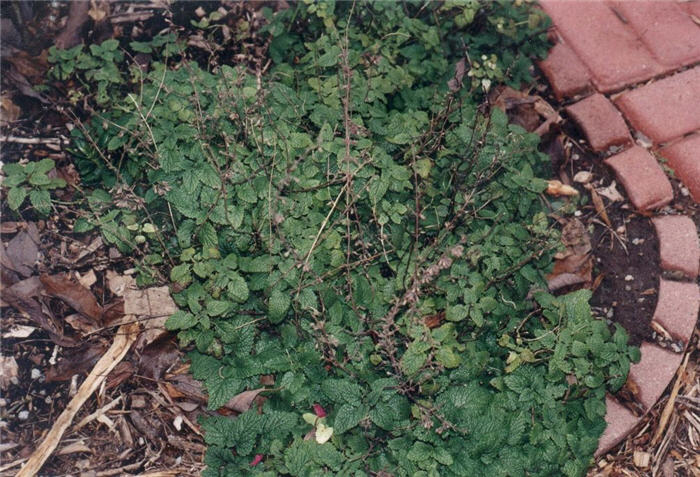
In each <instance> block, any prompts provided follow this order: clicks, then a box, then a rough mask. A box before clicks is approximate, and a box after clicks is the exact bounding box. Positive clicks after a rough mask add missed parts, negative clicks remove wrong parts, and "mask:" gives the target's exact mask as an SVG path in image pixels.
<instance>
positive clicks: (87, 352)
mask: <svg viewBox="0 0 700 477" xmlns="http://www.w3.org/2000/svg"><path fill="white" fill-rule="evenodd" d="M105 349H106V346H105V345H104V344H103V343H100V342H91V343H87V344H85V345H83V346H81V347H80V348H77V349H75V350H72V351H71V353H67V354H66V355H65V356H64V357H63V359H62V360H61V361H59V362H58V363H57V364H56V365H55V366H52V367H50V368H49V369H48V370H47V371H46V381H47V382H53V381H67V380H69V379H70V378H72V377H73V375H74V374H82V373H84V372H85V371H87V370H89V369H90V368H92V367H93V366H94V365H95V363H96V362H97V360H98V359H100V356H102V355H103V354H104V352H105Z"/></svg>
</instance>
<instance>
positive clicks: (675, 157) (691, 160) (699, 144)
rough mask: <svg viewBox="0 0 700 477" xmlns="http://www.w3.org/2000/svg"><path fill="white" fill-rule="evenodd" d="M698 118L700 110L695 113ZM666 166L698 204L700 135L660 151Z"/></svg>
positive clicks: (694, 135)
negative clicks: (666, 162)
mask: <svg viewBox="0 0 700 477" xmlns="http://www.w3.org/2000/svg"><path fill="white" fill-rule="evenodd" d="M696 114H697V115H698V116H700V109H698V111H696ZM661 155H662V156H663V157H664V158H666V159H668V165H669V166H671V169H673V171H674V172H675V173H676V176H677V177H678V178H679V179H680V180H681V182H683V184H685V186H686V187H687V188H688V190H689V191H690V194H691V195H692V196H693V199H695V202H700V134H693V135H691V136H688V137H687V138H684V139H682V140H681V141H679V142H677V143H674V144H672V145H670V146H668V147H665V148H663V149H662V150H661Z"/></svg>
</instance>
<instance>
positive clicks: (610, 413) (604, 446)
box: [596, 396, 640, 456]
mask: <svg viewBox="0 0 700 477" xmlns="http://www.w3.org/2000/svg"><path fill="white" fill-rule="evenodd" d="M605 408H606V412H605V422H606V423H607V427H606V428H605V432H603V435H602V436H600V440H599V441H598V450H597V451H596V456H599V455H601V454H605V453H606V452H607V451H609V450H610V449H612V448H613V447H615V446H616V445H617V444H618V443H619V442H620V441H621V440H622V439H624V438H625V436H626V435H627V434H629V432H630V431H631V430H632V429H634V426H636V425H637V423H638V422H639V420H640V418H639V417H636V416H635V415H634V414H632V413H631V412H630V411H629V410H627V408H626V407H624V406H623V405H621V404H620V403H618V402H617V401H616V400H615V399H613V398H611V397H610V396H606V397H605Z"/></svg>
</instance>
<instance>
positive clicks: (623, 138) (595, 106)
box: [566, 94, 632, 152]
mask: <svg viewBox="0 0 700 477" xmlns="http://www.w3.org/2000/svg"><path fill="white" fill-rule="evenodd" d="M566 112H567V113H568V114H569V115H570V116H571V117H572V118H573V119H574V121H576V123H577V124H578V125H579V126H580V127H581V129H582V130H583V133H584V134H585V135H586V139H588V142H589V143H590V145H591V148H592V149H593V150H594V151H595V152H602V151H606V150H607V149H608V148H609V147H610V146H619V145H623V144H629V143H630V142H632V137H631V136H630V133H629V130H628V129H627V124H625V120H624V119H623V118H622V114H620V112H619V111H618V110H617V109H615V106H613V104H612V103H611V102H610V100H609V99H608V98H606V97H605V96H603V95H602V94H594V95H592V96H589V97H587V98H586V99H582V100H581V101H579V102H578V103H575V104H573V105H571V106H569V107H567V108H566Z"/></svg>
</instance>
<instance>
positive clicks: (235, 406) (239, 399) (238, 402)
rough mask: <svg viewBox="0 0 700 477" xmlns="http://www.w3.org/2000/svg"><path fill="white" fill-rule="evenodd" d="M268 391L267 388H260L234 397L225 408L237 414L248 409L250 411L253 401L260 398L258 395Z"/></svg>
mask: <svg viewBox="0 0 700 477" xmlns="http://www.w3.org/2000/svg"><path fill="white" fill-rule="evenodd" d="M266 390H267V389H266V388H259V389H251V390H248V391H243V392H242V393H239V394H236V395H235V396H233V397H232V398H231V399H230V400H229V401H228V402H227V403H226V404H224V407H225V408H228V409H230V410H232V411H236V412H246V411H247V410H248V409H250V406H252V405H253V401H254V400H255V398H256V397H258V394H260V393H261V392H263V391H266Z"/></svg>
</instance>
